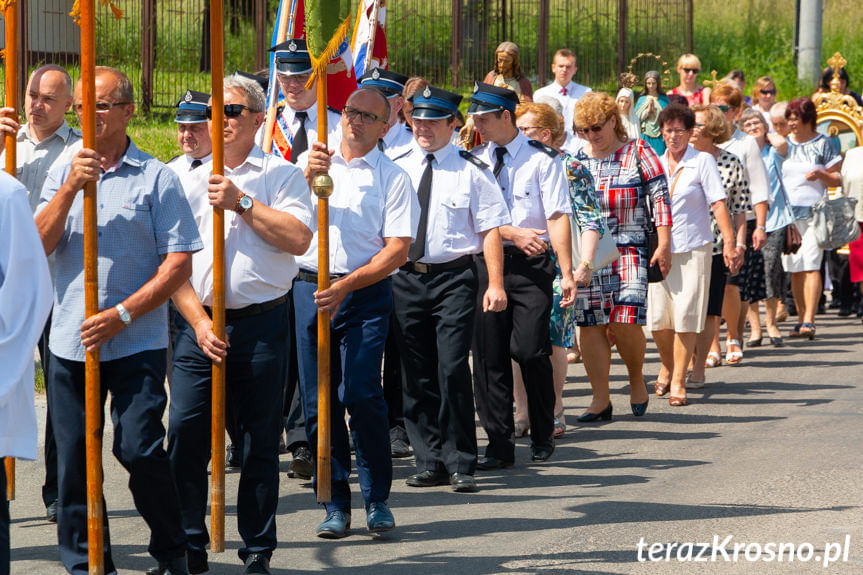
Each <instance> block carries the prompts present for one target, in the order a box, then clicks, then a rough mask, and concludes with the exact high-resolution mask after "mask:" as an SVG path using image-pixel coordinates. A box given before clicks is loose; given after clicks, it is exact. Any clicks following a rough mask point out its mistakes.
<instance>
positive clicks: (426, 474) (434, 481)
mask: <svg viewBox="0 0 863 575" xmlns="http://www.w3.org/2000/svg"><path fill="white" fill-rule="evenodd" d="M405 483H407V484H408V485H410V486H411V487H434V486H436V485H446V484H447V483H449V476H447V474H446V473H445V472H443V471H431V470H426V471H422V472H420V473H417V474H416V475H411V476H410V477H408V478H407V479H405Z"/></svg>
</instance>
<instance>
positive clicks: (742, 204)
mask: <svg viewBox="0 0 863 575" xmlns="http://www.w3.org/2000/svg"><path fill="white" fill-rule="evenodd" d="M692 111H693V112H695V128H694V129H693V130H692V137H691V138H690V143H691V144H692V147H693V148H695V149H696V150H698V151H699V152H707V153H708V154H710V155H712V156H713V157H714V159H715V160H716V166H717V168H719V177H720V178H721V179H722V185H723V187H724V188H725V193H726V195H727V198H726V200H725V207H726V208H727V210H728V213H729V214H730V215H731V217H732V223H733V224H734V234H735V236H736V238H737V243H740V244H745V243H746V211H747V209H749V184H748V183H747V181H746V176H745V175H744V174H745V172H744V169H743V164H742V163H741V161H740V160H739V159H738V158H737V156H735V155H734V154H732V153H730V152H728V151H726V150H723V149H722V148H720V147H719V146H718V145H717V144H721V143H722V142H724V141H726V140H727V139H728V138H729V137H730V136H731V129H730V128H729V126H728V124H727V123H726V122H725V117H724V116H723V115H722V112H721V111H720V110H719V108H717V107H716V106H708V105H705V104H696V105H695V106H693V107H692ZM710 224H711V226H712V228H713V261H712V263H711V271H710V287H709V289H708V293H709V295H708V300H707V321H706V323H705V324H704V331H702V332H701V333H700V334H698V337H697V338H696V340H695V359H694V361H693V364H692V371H691V373H690V374H689V376H688V377H687V380H686V387H687V388H693V389H698V388H700V387H703V386H704V382H705V377H704V368H705V367H706V366H707V365H710V367H714V366H715V365H717V364H718V362H719V361H720V357H721V356H720V355H719V318H720V317H721V316H722V300H723V296H724V295H725V278H726V268H725V263H724V261H723V259H722V234H721V233H720V232H719V226H718V224H717V223H716V218H715V217H714V214H713V212H711V213H710ZM708 361H709V362H710V364H707V362H708Z"/></svg>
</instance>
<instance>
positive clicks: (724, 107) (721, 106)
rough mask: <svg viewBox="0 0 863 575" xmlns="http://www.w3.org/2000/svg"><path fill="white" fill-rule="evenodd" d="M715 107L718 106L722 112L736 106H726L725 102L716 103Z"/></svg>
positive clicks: (734, 108)
mask: <svg viewBox="0 0 863 575" xmlns="http://www.w3.org/2000/svg"><path fill="white" fill-rule="evenodd" d="M716 107H717V108H719V109H720V110H721V111H722V113H723V114H724V113H725V112H727V111H728V110H736V109H737V106H727V105H725V104H717V106H716Z"/></svg>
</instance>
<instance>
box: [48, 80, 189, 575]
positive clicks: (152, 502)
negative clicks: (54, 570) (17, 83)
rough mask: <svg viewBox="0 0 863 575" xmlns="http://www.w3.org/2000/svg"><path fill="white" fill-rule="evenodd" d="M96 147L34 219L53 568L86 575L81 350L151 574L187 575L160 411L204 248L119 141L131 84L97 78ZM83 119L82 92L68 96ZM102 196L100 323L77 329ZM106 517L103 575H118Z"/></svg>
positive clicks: (161, 187)
mask: <svg viewBox="0 0 863 575" xmlns="http://www.w3.org/2000/svg"><path fill="white" fill-rule="evenodd" d="M95 84H96V93H95V95H96V111H97V113H96V134H95V136H96V145H95V149H94V150H91V149H82V150H80V151H78V152H77V154H76V155H75V157H74V158H73V159H72V161H71V163H70V164H66V165H65V166H59V167H58V168H56V169H54V170H52V171H51V172H50V173H49V174H48V178H47V179H46V180H45V186H44V187H43V189H42V198H41V203H40V205H39V209H38V211H37V212H36V225H37V227H38V228H39V235H40V236H41V237H42V243H43V245H44V247H45V252H46V253H48V254H51V253H54V254H55V267H54V282H55V297H54V313H53V316H52V320H51V337H50V342H49V348H50V351H51V356H50V357H51V359H50V364H51V368H50V370H49V372H48V379H49V380H50V383H49V384H48V385H47V386H46V387H47V389H48V393H49V394H50V396H51V398H50V401H51V406H52V411H51V419H52V424H53V427H54V429H57V430H62V432H58V433H57V434H55V437H56V441H57V461H58V464H59V465H58V486H59V505H58V510H57V537H58V540H59V547H60V559H61V560H62V561H63V564H64V566H65V567H66V570H67V571H68V572H69V573H72V574H74V575H85V574H86V573H88V567H87V565H88V551H87V489H86V461H85V458H84V442H85V440H84V438H85V429H84V423H85V418H84V380H85V374H84V372H85V351H93V350H97V349H98V350H99V356H100V357H99V359H100V366H99V370H100V372H101V385H102V390H103V391H102V393H103V395H102V400H103V402H104V399H105V396H106V395H107V393H108V392H109V391H110V393H111V419H112V420H113V422H114V455H115V457H116V458H117V459H118V460H119V461H120V463H121V464H122V465H123V466H124V467H125V468H126V469H127V470H128V471H129V488H130V490H131V491H132V494H133V496H134V500H135V507H136V509H137V511H138V513H139V514H140V515H141V516H142V517H143V518H144V520H145V521H146V522H147V525H148V527H149V528H150V544H149V548H148V549H149V552H150V554H151V555H152V556H153V557H155V558H156V559H157V560H158V562H159V566H158V567H157V568H155V569H154V570H153V572H154V573H158V574H165V573H173V574H174V575H176V574H184V573H186V572H187V571H186V560H185V552H186V534H185V533H184V532H183V528H182V522H181V514H180V501H179V497H178V494H177V489H176V487H175V485H174V481H173V478H172V475H171V465H170V462H169V460H168V456H167V454H166V453H165V450H164V449H163V447H162V445H163V442H164V439H165V429H164V427H163V426H162V415H163V413H164V410H165V404H166V403H167V397H166V394H165V367H166V366H165V364H166V355H167V354H166V348H167V345H168V321H167V319H168V315H167V305H166V302H167V299H168V297H170V295H171V294H172V293H173V292H174V291H175V290H176V289H177V288H178V287H179V286H180V285H181V284H182V283H183V282H187V281H188V278H189V274H190V273H191V271H192V252H196V251H198V250H200V249H201V248H202V247H203V244H202V243H201V240H200V238H199V236H198V230H197V229H196V228H195V220H194V218H193V216H192V212H191V210H190V209H189V203H188V201H187V200H186V196H185V195H184V194H183V190H182V187H181V185H180V182H179V180H178V179H177V176H176V175H174V173H173V172H172V171H171V170H170V169H168V168H167V167H166V166H165V165H164V164H162V163H160V162H158V161H156V160H155V159H153V158H152V157H151V156H149V155H147V154H145V153H143V152H141V151H140V150H139V149H138V148H137V146H135V143H134V142H132V140H131V139H130V138H129V137H128V136H127V133H126V129H127V125H128V124H129V121H130V120H131V119H132V116H133V115H134V113H135V105H134V104H133V103H132V102H133V101H134V98H133V92H132V83H131V82H130V81H129V78H127V77H126V76H125V74H123V73H122V72H120V71H119V70H115V69H113V68H107V67H102V66H99V67H97V68H96V78H95ZM75 109H76V110H80V109H81V84H80V82H79V83H78V85H77V86H76V87H75ZM87 182H96V183H97V188H98V206H97V212H98V220H99V233H98V238H97V242H98V250H99V274H98V275H99V294H100V295H99V308H100V311H99V313H97V314H95V315H93V316H91V317H89V318H87V319H85V318H84V274H83V270H82V262H83V259H84V238H83V234H84V232H83V209H84V208H83V204H84V200H83V194H81V193H80V191H81V190H82V189H83V188H84V185H85V184H86V183H87ZM108 515H109V514H108V513H105V515H104V519H103V521H104V524H105V525H104V533H105V545H104V550H105V558H104V565H105V573H115V572H116V569H115V568H114V563H113V560H112V558H111V546H110V544H109V541H110V537H109V531H108Z"/></svg>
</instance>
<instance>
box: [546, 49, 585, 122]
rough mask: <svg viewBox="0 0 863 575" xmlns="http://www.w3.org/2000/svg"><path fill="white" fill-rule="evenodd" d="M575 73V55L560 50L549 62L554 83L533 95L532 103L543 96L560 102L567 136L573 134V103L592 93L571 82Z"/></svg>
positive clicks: (566, 50) (569, 51)
mask: <svg viewBox="0 0 863 575" xmlns="http://www.w3.org/2000/svg"><path fill="white" fill-rule="evenodd" d="M576 72H578V63H577V60H576V58H575V54H574V53H573V52H572V50H568V49H566V48H561V49H560V50H558V51H557V52H555V54H554V58H553V59H552V61H551V73H552V74H554V82H552V83H551V84H549V85H548V86H545V87H544V88H540V89H539V90H537V91H536V92H534V93H533V100H534V102H535V101H536V100H537V98H541V97H543V96H550V97H552V98H554V99H555V100H557V101H558V102H560V105H561V107H562V108H563V127H564V128H565V129H566V132H567V133H568V134H574V132H573V127H572V114H573V111H574V110H575V103H576V102H577V101H578V99H579V98H581V97H582V96H584V95H585V94H587V93H588V92H592V91H593V90H591V89H590V88H588V87H587V86H582V85H581V84H576V83H575V82H573V81H572V77H573V76H575V73H576Z"/></svg>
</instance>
